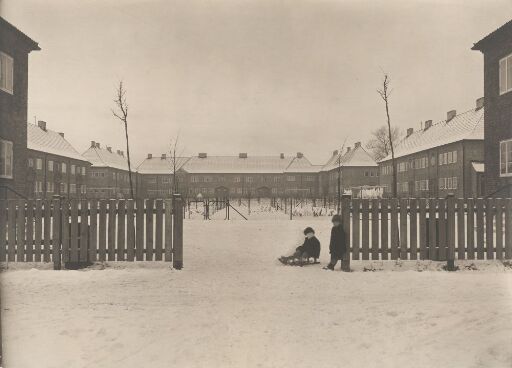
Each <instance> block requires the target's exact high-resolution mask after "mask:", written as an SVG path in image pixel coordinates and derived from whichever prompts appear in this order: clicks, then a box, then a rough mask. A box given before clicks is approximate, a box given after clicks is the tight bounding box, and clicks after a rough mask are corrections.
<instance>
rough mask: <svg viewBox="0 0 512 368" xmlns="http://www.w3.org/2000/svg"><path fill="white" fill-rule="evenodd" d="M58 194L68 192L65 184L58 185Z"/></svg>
mask: <svg viewBox="0 0 512 368" xmlns="http://www.w3.org/2000/svg"><path fill="white" fill-rule="evenodd" d="M60 192H61V193H67V192H68V184H67V183H60Z"/></svg>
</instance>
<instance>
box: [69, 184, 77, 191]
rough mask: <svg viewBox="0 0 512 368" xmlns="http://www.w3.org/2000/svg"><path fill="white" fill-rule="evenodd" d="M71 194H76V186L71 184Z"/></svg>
mask: <svg viewBox="0 0 512 368" xmlns="http://www.w3.org/2000/svg"><path fill="white" fill-rule="evenodd" d="M69 193H76V184H69Z"/></svg>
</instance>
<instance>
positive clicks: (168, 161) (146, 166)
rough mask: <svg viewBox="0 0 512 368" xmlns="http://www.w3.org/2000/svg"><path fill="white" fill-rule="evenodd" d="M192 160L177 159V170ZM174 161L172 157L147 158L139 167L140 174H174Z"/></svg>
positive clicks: (185, 158)
mask: <svg viewBox="0 0 512 368" xmlns="http://www.w3.org/2000/svg"><path fill="white" fill-rule="evenodd" d="M188 160H190V157H176V170H179V169H181V168H182V167H183V165H184V164H185V163H186V162H187V161H188ZM172 170H173V160H172V158H171V157H166V158H162V157H151V158H149V157H148V158H146V159H144V161H142V162H141V163H140V165H139V166H137V172H138V173H139V174H172Z"/></svg>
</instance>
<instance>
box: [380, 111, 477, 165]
mask: <svg viewBox="0 0 512 368" xmlns="http://www.w3.org/2000/svg"><path fill="white" fill-rule="evenodd" d="M483 139H484V108H483V107H482V108H479V109H472V110H469V111H466V112H463V113H461V114H459V115H456V116H455V117H453V118H452V119H450V120H443V121H441V122H439V123H436V124H433V125H432V126H431V127H430V128H428V129H422V130H419V131H416V132H413V133H412V134H411V135H410V136H408V137H405V138H404V139H403V140H402V141H400V143H399V144H398V145H397V146H396V147H395V158H397V157H403V156H407V155H411V154H413V153H417V152H421V151H425V150H429V149H432V148H435V147H440V146H444V145H445V144H449V143H455V142H459V141H462V140H483ZM387 160H391V155H388V156H387V157H385V158H384V159H382V160H381V162H382V161H387Z"/></svg>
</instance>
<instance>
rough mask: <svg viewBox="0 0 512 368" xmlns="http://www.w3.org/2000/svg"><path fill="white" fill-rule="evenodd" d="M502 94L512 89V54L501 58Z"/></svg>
mask: <svg viewBox="0 0 512 368" xmlns="http://www.w3.org/2000/svg"><path fill="white" fill-rule="evenodd" d="M499 69H500V72H499V73H500V76H499V78H500V95H502V94H504V93H507V92H509V91H511V90H512V54H511V55H508V56H507V57H504V58H503V59H501V60H500V65H499Z"/></svg>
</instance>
